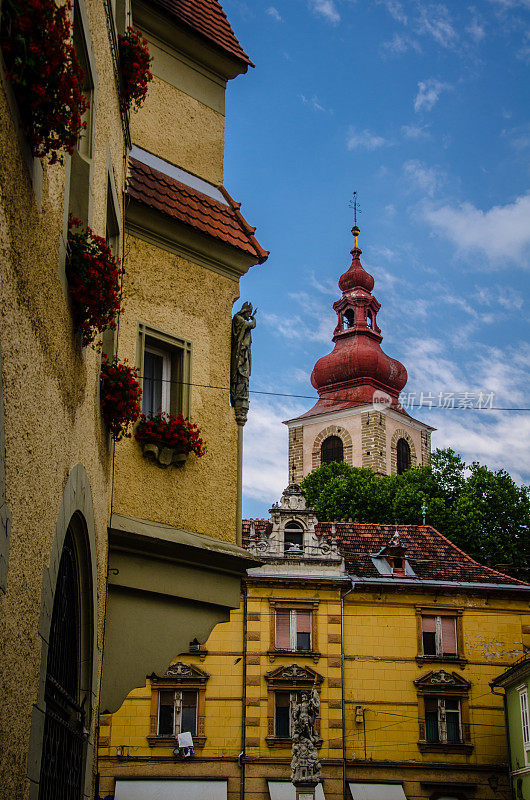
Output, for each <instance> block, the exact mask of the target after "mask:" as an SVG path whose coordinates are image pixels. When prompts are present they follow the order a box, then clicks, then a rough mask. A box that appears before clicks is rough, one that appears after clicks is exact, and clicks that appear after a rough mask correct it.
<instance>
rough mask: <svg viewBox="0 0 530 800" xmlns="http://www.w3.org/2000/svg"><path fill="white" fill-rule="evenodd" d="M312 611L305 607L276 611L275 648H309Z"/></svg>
mask: <svg viewBox="0 0 530 800" xmlns="http://www.w3.org/2000/svg"><path fill="white" fill-rule="evenodd" d="M312 616H313V615H312V612H311V611H308V610H307V609H281V610H280V609H278V610H277V611H276V635H275V646H276V649H277V650H306V651H307V650H311V629H312Z"/></svg>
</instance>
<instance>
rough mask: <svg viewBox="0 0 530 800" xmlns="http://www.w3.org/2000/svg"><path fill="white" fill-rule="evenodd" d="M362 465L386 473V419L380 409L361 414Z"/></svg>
mask: <svg viewBox="0 0 530 800" xmlns="http://www.w3.org/2000/svg"><path fill="white" fill-rule="evenodd" d="M361 443H362V466H363V467H365V468H368V469H373V471H374V472H375V473H376V474H378V475H385V474H386V420H385V416H384V414H381V412H379V411H367V412H365V413H364V414H361Z"/></svg>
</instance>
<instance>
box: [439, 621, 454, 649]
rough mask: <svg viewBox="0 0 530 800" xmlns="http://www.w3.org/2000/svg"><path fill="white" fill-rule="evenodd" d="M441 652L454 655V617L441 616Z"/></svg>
mask: <svg viewBox="0 0 530 800" xmlns="http://www.w3.org/2000/svg"><path fill="white" fill-rule="evenodd" d="M442 652H443V654H444V655H450V656H451V655H456V652H457V650H456V619H455V618H454V617H442Z"/></svg>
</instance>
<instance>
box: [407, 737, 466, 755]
mask: <svg viewBox="0 0 530 800" xmlns="http://www.w3.org/2000/svg"><path fill="white" fill-rule="evenodd" d="M418 748H419V749H420V751H421V752H422V753H466V754H469V753H472V752H473V745H472V744H466V743H465V742H459V743H458V744H450V743H449V742H446V743H445V744H444V743H442V742H426V741H422V740H420V741H419V742H418Z"/></svg>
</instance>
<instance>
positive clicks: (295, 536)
mask: <svg viewBox="0 0 530 800" xmlns="http://www.w3.org/2000/svg"><path fill="white" fill-rule="evenodd" d="M283 552H284V555H299V556H301V555H303V553H304V529H303V527H302V526H301V525H300V523H299V522H288V523H287V525H286V526H285V530H284V534H283Z"/></svg>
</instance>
